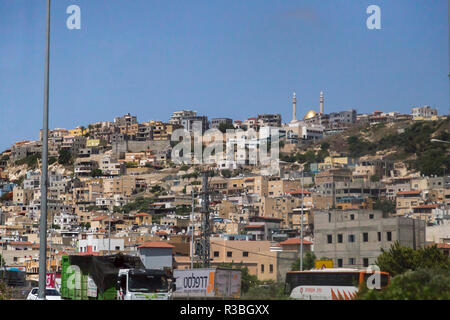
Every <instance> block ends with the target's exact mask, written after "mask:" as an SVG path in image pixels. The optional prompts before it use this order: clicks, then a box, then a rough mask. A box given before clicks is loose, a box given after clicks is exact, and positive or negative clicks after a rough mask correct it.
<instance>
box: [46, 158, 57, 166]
mask: <svg viewBox="0 0 450 320" xmlns="http://www.w3.org/2000/svg"><path fill="white" fill-rule="evenodd" d="M56 161H58V159H56V158H55V157H50V158H49V159H48V165H52V164H54V163H55V162H56Z"/></svg>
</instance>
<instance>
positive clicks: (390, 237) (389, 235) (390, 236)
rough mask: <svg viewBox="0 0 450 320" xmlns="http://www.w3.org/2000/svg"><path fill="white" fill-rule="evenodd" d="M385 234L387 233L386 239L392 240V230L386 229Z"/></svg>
mask: <svg viewBox="0 0 450 320" xmlns="http://www.w3.org/2000/svg"><path fill="white" fill-rule="evenodd" d="M386 235H387V241H392V232H390V231H388V232H387V233H386Z"/></svg>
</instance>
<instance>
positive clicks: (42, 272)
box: [38, 0, 51, 300]
mask: <svg viewBox="0 0 450 320" xmlns="http://www.w3.org/2000/svg"><path fill="white" fill-rule="evenodd" d="M50 5H51V0H47V43H46V55H45V81H44V123H43V125H44V126H43V128H42V130H43V134H42V167H41V168H42V169H41V172H42V175H41V217H40V227H39V296H38V297H39V299H40V300H45V287H46V270H47V183H48V182H47V178H48V104H49V103H48V101H49V78H50Z"/></svg>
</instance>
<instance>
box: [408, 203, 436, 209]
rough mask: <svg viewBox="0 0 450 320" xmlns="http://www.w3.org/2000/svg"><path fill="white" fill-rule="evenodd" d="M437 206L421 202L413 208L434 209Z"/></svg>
mask: <svg viewBox="0 0 450 320" xmlns="http://www.w3.org/2000/svg"><path fill="white" fill-rule="evenodd" d="M437 207H439V205H437V204H422V205H420V206H416V207H413V209H436V208H437Z"/></svg>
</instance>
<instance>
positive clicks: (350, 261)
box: [348, 258, 355, 266]
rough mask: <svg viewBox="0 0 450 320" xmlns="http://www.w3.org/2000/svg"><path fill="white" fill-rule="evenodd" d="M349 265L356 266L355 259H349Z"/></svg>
mask: <svg viewBox="0 0 450 320" xmlns="http://www.w3.org/2000/svg"><path fill="white" fill-rule="evenodd" d="M348 264H349V265H351V266H353V265H355V258H349V259H348Z"/></svg>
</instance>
